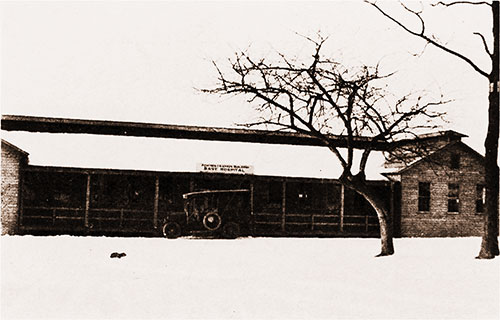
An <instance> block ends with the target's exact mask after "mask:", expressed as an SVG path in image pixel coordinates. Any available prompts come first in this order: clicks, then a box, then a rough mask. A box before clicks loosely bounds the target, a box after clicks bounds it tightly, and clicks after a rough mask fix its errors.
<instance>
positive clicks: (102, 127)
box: [1, 115, 390, 151]
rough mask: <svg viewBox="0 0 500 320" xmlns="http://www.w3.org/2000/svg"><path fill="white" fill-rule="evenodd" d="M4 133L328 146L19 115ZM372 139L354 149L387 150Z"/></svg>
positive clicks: (267, 135) (266, 133) (240, 132)
mask: <svg viewBox="0 0 500 320" xmlns="http://www.w3.org/2000/svg"><path fill="white" fill-rule="evenodd" d="M1 128H2V130H7V131H27V132H48V133H77V134H98V135H117V136H136V137H156V138H173V139H194V140H211V141H232V142H251V143H265V144H287V145H304V146H322V147H324V146H325V143H324V142H323V141H321V140H320V139H318V138H316V137H312V136H310V135H308V134H303V133H298V132H290V131H272V130H249V129H237V128H221V127H200V126H185V125H172V124H158V123H143V122H126V121H106V120H83V119H67V118H46V117H33V116H20V115H2V121H1ZM328 137H329V139H330V140H331V142H332V143H333V144H334V145H335V146H337V147H340V148H342V147H347V136H343V135H329V136H328ZM371 139H372V138H371V137H354V147H355V148H360V149H363V148H366V147H367V146H368V145H370V147H372V149H373V150H381V151H383V150H387V149H388V148H389V147H390V144H389V143H387V142H383V141H380V142H374V143H373V142H372V141H371Z"/></svg>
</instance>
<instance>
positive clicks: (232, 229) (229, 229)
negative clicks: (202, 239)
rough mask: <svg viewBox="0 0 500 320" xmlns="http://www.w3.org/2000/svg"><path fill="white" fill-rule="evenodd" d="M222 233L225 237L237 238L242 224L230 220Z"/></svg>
mask: <svg viewBox="0 0 500 320" xmlns="http://www.w3.org/2000/svg"><path fill="white" fill-rule="evenodd" d="M222 233H223V235H224V238H227V239H236V238H238V237H239V236H240V225H239V224H237V223H236V222H228V223H226V224H225V225H224V228H223V229H222Z"/></svg>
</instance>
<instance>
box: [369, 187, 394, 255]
mask: <svg viewBox="0 0 500 320" xmlns="http://www.w3.org/2000/svg"><path fill="white" fill-rule="evenodd" d="M363 196H364V197H365V199H366V200H367V201H368V202H369V203H370V204H371V205H372V207H373V209H375V212H376V213H377V217H378V222H379V224H380V241H381V250H380V253H379V254H378V255H377V257H382V256H390V255H392V254H394V243H393V240H392V239H393V230H392V219H391V216H390V215H389V212H388V210H387V208H386V206H385V204H384V203H383V202H382V201H381V200H380V199H379V198H378V196H376V195H373V194H371V192H370V193H368V194H363Z"/></svg>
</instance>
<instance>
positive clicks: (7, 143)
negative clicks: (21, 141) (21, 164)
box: [2, 139, 29, 157]
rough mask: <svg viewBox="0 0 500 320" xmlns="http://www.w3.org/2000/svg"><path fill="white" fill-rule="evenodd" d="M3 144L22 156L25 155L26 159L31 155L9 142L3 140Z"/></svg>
mask: <svg viewBox="0 0 500 320" xmlns="http://www.w3.org/2000/svg"><path fill="white" fill-rule="evenodd" d="M2 144H4V145H6V146H8V147H10V148H11V149H13V150H15V151H17V152H18V153H20V154H22V155H23V156H25V157H27V156H28V155H29V153H28V152H26V151H24V150H22V149H20V148H18V147H16V146H15V145H13V144H12V143H10V142H8V141H7V140H4V139H2Z"/></svg>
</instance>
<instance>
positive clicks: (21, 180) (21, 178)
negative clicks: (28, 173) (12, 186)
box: [16, 169, 24, 233]
mask: <svg viewBox="0 0 500 320" xmlns="http://www.w3.org/2000/svg"><path fill="white" fill-rule="evenodd" d="M23 193H24V171H23V170H21V169H20V171H19V189H18V193H17V203H19V215H18V227H17V230H16V233H18V232H19V229H20V228H21V227H22V226H23V215H24V199H23V198H24V197H23Z"/></svg>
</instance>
